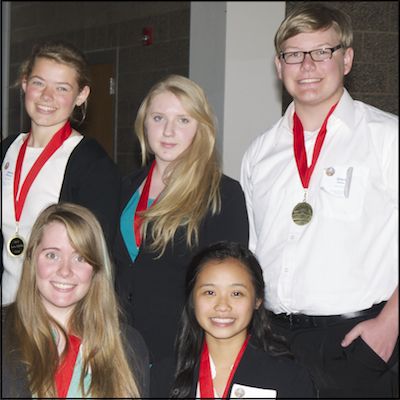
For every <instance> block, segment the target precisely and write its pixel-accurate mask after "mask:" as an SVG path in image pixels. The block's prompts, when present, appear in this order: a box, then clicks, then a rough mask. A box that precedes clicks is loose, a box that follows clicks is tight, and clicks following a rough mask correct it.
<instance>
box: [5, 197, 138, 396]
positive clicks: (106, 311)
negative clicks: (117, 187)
mask: <svg viewBox="0 0 400 400" xmlns="http://www.w3.org/2000/svg"><path fill="white" fill-rule="evenodd" d="M52 222H57V223H61V224H63V225H64V226H65V228H66V230H67V233H68V237H69V240H70V242H71V245H72V246H73V247H74V248H75V249H76V251H77V252H78V253H79V254H80V255H81V256H83V257H84V258H85V260H86V261H87V262H88V263H89V264H90V265H92V267H93V277H92V282H91V285H90V288H89V291H88V293H87V294H86V295H85V296H84V298H83V299H81V300H80V301H79V302H78V303H77V304H76V306H75V308H74V310H73V313H72V315H71V318H70V320H69V322H68V327H67V330H68V333H73V334H75V335H77V336H78V337H80V338H81V340H82V344H83V346H82V349H83V355H82V360H83V367H82V374H81V377H80V388H81V391H82V393H84V386H83V380H84V377H85V375H86V374H87V373H88V371H89V369H90V371H91V383H90V387H89V389H88V393H85V395H90V396H91V397H100V398H104V397H139V395H140V394H139V391H138V386H137V384H136V380H135V376H134V373H133V371H131V369H130V367H129V365H128V361H127V358H126V356H125V352H124V348H123V345H122V339H121V336H120V335H121V332H120V324H119V318H118V309H117V302H116V298H115V294H114V288H113V283H112V270H111V262H110V258H109V255H108V250H107V246H106V242H105V239H104V235H103V232H102V228H101V226H100V224H99V222H98V221H97V219H96V217H95V216H94V215H93V214H92V213H91V212H90V211H89V210H88V209H86V208H84V207H81V206H78V205H74V204H69V203H59V204H54V205H51V206H49V207H48V208H46V209H45V210H44V211H43V212H42V213H41V214H40V215H39V217H38V218H37V220H36V222H35V224H34V225H33V228H32V232H31V236H30V239H29V243H28V245H27V249H26V254H25V258H24V262H23V271H22V278H21V282H20V286H19V288H18V291H17V297H16V301H15V305H14V308H12V309H11V310H14V311H13V313H14V315H13V316H12V318H11V321H14V323H13V324H12V326H11V328H10V329H11V330H10V332H12V335H13V339H12V340H13V341H14V344H15V346H16V347H17V348H19V350H20V353H21V357H22V360H23V362H24V364H25V365H26V367H27V372H28V379H29V387H30V390H31V392H32V394H35V395H36V396H37V397H52V398H55V397H57V394H56V389H55V383H54V376H55V372H56V369H57V366H58V364H59V361H60V357H59V356H58V353H57V348H56V344H55V342H54V339H53V335H52V331H53V327H54V325H56V326H57V328H58V329H59V330H60V331H61V332H62V333H63V334H64V336H65V335H66V332H65V331H64V329H63V328H62V327H61V326H60V325H59V324H58V323H57V322H56V321H55V320H54V319H53V318H51V316H49V314H47V312H46V310H45V307H44V306H43V303H42V301H41V297H40V293H39V291H38V288H37V284H36V269H37V249H38V247H39V245H40V243H41V240H42V237H43V232H44V229H45V228H46V226H48V225H49V224H50V223H52ZM66 351H67V349H65V350H64V353H63V355H64V354H65V353H66ZM63 355H61V357H62V356H63Z"/></svg>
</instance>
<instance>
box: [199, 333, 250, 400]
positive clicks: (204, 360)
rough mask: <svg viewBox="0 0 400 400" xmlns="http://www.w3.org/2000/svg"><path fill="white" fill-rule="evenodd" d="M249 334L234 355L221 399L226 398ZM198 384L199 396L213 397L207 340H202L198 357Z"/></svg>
mask: <svg viewBox="0 0 400 400" xmlns="http://www.w3.org/2000/svg"><path fill="white" fill-rule="evenodd" d="M249 339H250V335H248V336H247V338H246V340H245V341H244V343H243V345H242V347H241V349H240V351H239V353H238V355H237V356H236V360H235V363H234V364H233V367H232V369H231V373H230V374H229V378H228V381H227V382H226V386H225V390H224V394H223V395H222V398H223V399H226V398H228V394H229V389H230V387H231V383H232V380H233V377H234V375H235V372H236V370H237V367H238V366H239V363H240V360H241V359H242V356H243V354H244V352H245V350H246V347H247V344H248V342H249ZM199 386H200V397H201V398H202V399H205V398H207V399H214V385H213V381H212V377H211V367H210V356H209V353H208V347H207V342H206V340H204V344H203V349H202V352H201V357H200V371H199Z"/></svg>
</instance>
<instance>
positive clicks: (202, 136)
mask: <svg viewBox="0 0 400 400" xmlns="http://www.w3.org/2000/svg"><path fill="white" fill-rule="evenodd" d="M165 92H170V93H172V94H174V95H175V96H176V97H177V98H178V99H179V101H180V102H181V103H182V106H183V108H184V109H185V111H186V112H187V113H188V114H189V115H190V116H191V117H192V118H194V119H195V120H196V121H197V122H198V128H197V132H196V134H195V136H194V139H193V142H192V143H191V145H190V146H189V147H188V148H187V149H186V150H185V151H184V152H183V153H182V154H180V155H179V157H177V159H176V160H174V161H173V162H172V163H170V165H169V166H168V168H167V171H166V173H165V175H166V176H164V177H163V178H164V180H165V182H166V187H165V188H164V190H163V191H162V193H161V194H160V196H159V199H158V200H157V202H156V203H155V204H154V205H153V206H152V207H150V208H149V209H147V210H146V211H145V212H143V214H142V217H143V227H142V233H143V236H144V237H145V236H146V233H147V231H148V229H149V227H150V226H151V234H150V237H151V244H150V247H151V248H152V249H153V250H155V251H158V252H160V255H161V254H163V252H164V251H165V248H166V246H167V244H168V242H169V241H171V240H172V239H173V237H174V235H175V233H176V231H177V229H178V228H180V227H184V228H186V243H187V245H188V246H189V247H192V246H193V245H194V244H198V235H199V226H200V223H201V221H202V219H203V218H204V217H205V215H206V213H207V212H208V211H209V210H211V212H212V213H213V214H215V213H217V212H219V211H220V208H221V199H220V193H219V183H220V180H221V175H222V173H221V168H220V165H219V160H218V157H217V153H216V149H215V140H216V138H215V136H216V126H215V116H214V114H213V112H212V110H211V107H210V105H209V103H208V101H207V98H206V96H205V94H204V91H203V89H202V88H201V87H200V86H199V85H197V84H196V83H195V82H193V81H192V80H190V79H188V78H185V77H183V76H180V75H170V76H168V77H166V78H165V79H164V80H162V81H160V82H158V83H157V84H155V85H154V86H153V87H152V88H151V89H150V91H149V93H148V94H147V96H146V97H145V99H144V100H143V102H142V104H141V105H140V108H139V111H138V114H137V117H136V121H135V131H136V134H137V137H138V139H139V142H140V147H141V150H142V165H143V166H144V165H146V163H147V162H148V161H149V159H150V156H151V154H152V151H151V149H150V146H149V144H148V141H147V138H146V131H145V129H146V128H145V120H146V117H147V113H148V109H149V107H150V104H151V102H152V100H153V99H154V97H155V96H157V95H159V94H161V93H165Z"/></svg>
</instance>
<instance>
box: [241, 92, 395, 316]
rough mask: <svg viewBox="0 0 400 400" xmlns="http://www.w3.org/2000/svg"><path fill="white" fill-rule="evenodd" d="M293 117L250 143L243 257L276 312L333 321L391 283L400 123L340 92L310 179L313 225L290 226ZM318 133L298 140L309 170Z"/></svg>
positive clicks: (297, 185)
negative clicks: (260, 275)
mask: <svg viewBox="0 0 400 400" xmlns="http://www.w3.org/2000/svg"><path fill="white" fill-rule="evenodd" d="M293 113H294V104H293V103H292V104H290V105H289V107H288V109H287V110H286V113H285V115H284V116H283V117H282V118H281V119H280V120H279V121H278V122H277V123H276V124H275V125H274V126H273V127H272V128H271V129H270V130H268V131H267V132H265V133H264V134H262V135H260V136H259V137H258V138H256V139H255V140H254V142H253V143H252V144H251V146H250V147H249V149H248V150H247V152H246V154H245V155H244V158H243V162H242V169H241V184H242V187H243V190H244V193H245V196H246V204H247V209H248V214H249V223H250V244H249V247H250V249H251V250H252V251H253V252H254V253H255V254H256V256H257V258H258V260H259V262H260V264H261V266H262V268H263V271H264V280H265V290H266V306H267V308H268V309H270V310H272V311H273V312H275V313H304V314H308V315H334V314H342V313H347V312H354V311H359V310H363V309H367V308H369V307H371V306H372V305H373V304H375V303H379V302H381V301H383V300H387V299H388V298H389V297H390V296H391V295H392V293H393V291H394V290H395V288H396V286H397V284H398V142H399V138H398V136H399V132H398V117H397V116H395V115H393V114H389V113H386V112H384V111H381V110H378V109H377V108H375V107H372V106H370V105H367V104H365V103H362V102H360V101H354V100H353V99H352V98H351V97H350V95H349V94H348V92H347V91H346V90H345V91H344V93H343V95H342V97H341V99H340V101H339V103H338V105H337V107H336V109H335V111H334V112H333V114H332V115H331V117H330V119H329V121H328V126H327V133H326V137H325V141H324V144H323V146H322V149H321V153H320V155H319V158H318V161H317V163H316V166H315V169H314V172H313V174H312V176H311V179H310V183H309V188H308V193H307V202H308V203H309V204H310V205H311V206H312V209H313V217H312V220H311V222H309V223H308V224H306V225H302V226H300V225H296V224H295V223H294V222H293V221H292V216H291V215H292V211H293V208H294V207H295V205H296V204H297V203H299V202H302V201H303V199H304V189H303V187H302V184H301V180H300V177H299V173H298V170H297V166H296V161H295V158H294V151H293V131H292V125H293ZM317 134H318V131H317V132H311V133H310V132H305V135H304V136H305V147H306V151H307V158H308V160H309V161H308V166H309V165H310V159H311V156H312V152H313V148H314V143H315V139H316V136H317Z"/></svg>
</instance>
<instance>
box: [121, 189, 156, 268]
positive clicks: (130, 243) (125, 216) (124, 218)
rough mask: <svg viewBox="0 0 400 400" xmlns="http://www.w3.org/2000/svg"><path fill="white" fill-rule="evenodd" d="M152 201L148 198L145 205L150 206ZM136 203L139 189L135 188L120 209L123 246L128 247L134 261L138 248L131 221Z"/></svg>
mask: <svg viewBox="0 0 400 400" xmlns="http://www.w3.org/2000/svg"><path fill="white" fill-rule="evenodd" d="M153 202H154V199H149V200H148V202H147V207H150V206H151V205H152V204H153ZM138 203H139V190H136V192H135V193H134V194H133V196H132V197H131V199H130V200H129V201H128V204H127V205H126V207H125V208H124V211H122V214H121V220H120V229H121V234H122V238H123V239H124V242H125V246H126V248H127V249H128V253H129V255H130V257H131V260H132V261H135V260H136V257H137V255H138V254H139V248H138V247H137V246H136V238H135V230H134V229H133V221H134V218H135V212H136V208H137V206H138Z"/></svg>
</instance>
